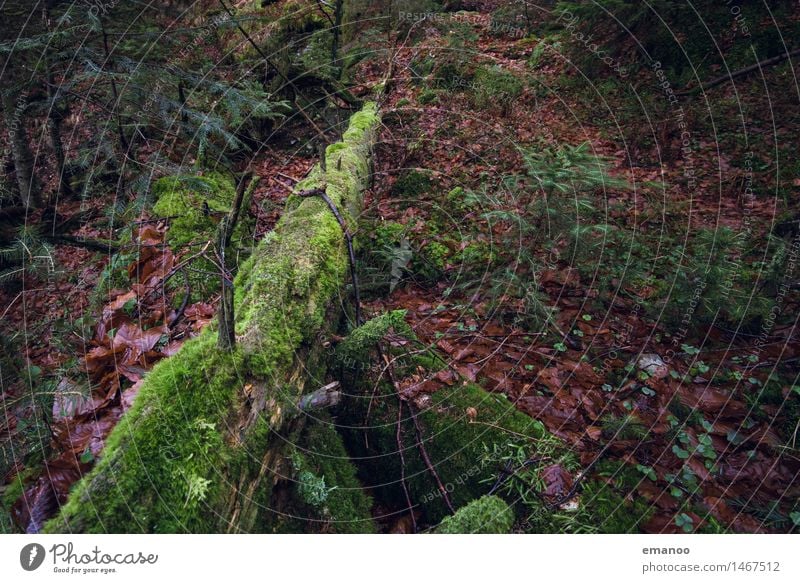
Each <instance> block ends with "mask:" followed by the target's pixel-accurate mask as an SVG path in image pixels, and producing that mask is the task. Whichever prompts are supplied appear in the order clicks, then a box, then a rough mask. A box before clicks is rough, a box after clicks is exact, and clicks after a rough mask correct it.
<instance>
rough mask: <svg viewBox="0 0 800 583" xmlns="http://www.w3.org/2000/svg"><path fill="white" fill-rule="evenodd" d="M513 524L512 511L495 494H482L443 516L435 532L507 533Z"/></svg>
mask: <svg viewBox="0 0 800 583" xmlns="http://www.w3.org/2000/svg"><path fill="white" fill-rule="evenodd" d="M513 525H514V511H513V510H512V509H511V507H510V506H509V505H508V504H506V503H505V501H503V500H502V499H501V498H498V497H497V496H483V497H481V498H478V499H477V500H473V501H472V502H470V503H469V504H467V505H466V506H464V507H463V508H459V510H458V512H456V513H455V514H454V515H452V516H447V517H445V519H444V520H442V522H441V523H440V524H439V526H437V527H436V529H435V530H434V532H435V533H436V534H508V533H509V532H511V527H512V526H513Z"/></svg>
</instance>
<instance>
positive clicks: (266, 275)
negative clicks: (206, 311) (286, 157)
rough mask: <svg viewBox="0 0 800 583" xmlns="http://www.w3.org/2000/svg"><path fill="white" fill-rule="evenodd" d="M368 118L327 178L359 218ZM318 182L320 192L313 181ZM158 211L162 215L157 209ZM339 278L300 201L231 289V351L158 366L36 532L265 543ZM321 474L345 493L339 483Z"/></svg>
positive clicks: (336, 254) (337, 244)
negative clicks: (228, 534)
mask: <svg viewBox="0 0 800 583" xmlns="http://www.w3.org/2000/svg"><path fill="white" fill-rule="evenodd" d="M368 111H371V112H372V114H371V117H369V119H372V120H373V124H372V125H369V124H365V119H367V118H365V116H363V115H362V116H360V117H359V120H358V124H359V125H360V126H363V130H362V131H360V132H351V133H350V137H349V138H348V139H349V140H350V143H351V145H352V147H353V150H355V151H357V153H354V152H351V151H349V150H341V151H339V152H338V153H337V154H338V155H339V156H341V158H342V160H343V163H342V165H341V170H337V171H335V172H334V174H335V175H334V176H331V175H330V173H329V175H328V176H327V184H328V188H327V191H328V195H329V196H330V197H331V199H332V200H333V201H334V202H335V203H336V204H337V205H343V203H344V202H345V199H348V200H350V201H352V202H353V204H354V205H357V204H358V203H359V198H360V191H361V190H362V189H363V188H364V186H365V184H366V179H367V172H366V162H364V160H362V159H360V158H364V157H366V156H367V155H368V153H369V144H370V142H371V140H372V134H371V129H372V127H373V126H374V123H375V122H376V121H377V114H376V113H375V108H374V105H372V106H371V107H368ZM351 129H352V128H351ZM358 136H360V140H359V139H358ZM351 171H353V175H352V176H347V175H346V174H347V173H348V172H351ZM354 171H358V172H354ZM314 177H315V178H316V179H319V180H322V179H323V177H322V175H321V173H319V172H316V173H314ZM320 184H324V182H321V183H320ZM174 186H175V182H174V181H170V182H165V183H163V184H162V187H161V188H163V189H164V190H163V191H162V192H161V193H160V194H161V196H162V197H164V196H166V197H167V200H173V201H175V200H177V198H176V197H174V196H172V195H174V194H175V192H176V191H177V189H176V188H174ZM181 192H183V193H184V194H186V193H187V192H188V191H186V190H183V191H181ZM186 196H188V194H186ZM162 200H163V198H162ZM209 206H210V204H209ZM161 210H162V211H164V212H170V211H171V210H172V207H171V206H170V205H166V203H165V206H164V207H162V209H161ZM346 273H347V256H346V252H345V249H344V245H343V236H342V232H341V229H340V227H339V225H338V223H337V221H336V219H335V218H334V217H333V216H332V214H331V213H330V210H329V209H328V208H327V206H326V205H325V203H324V202H323V201H322V200H320V199H318V198H309V199H303V200H302V201H301V202H300V204H299V205H297V206H296V207H294V208H292V209H288V210H287V212H286V214H284V216H283V217H282V218H281V220H280V221H279V223H278V225H277V226H276V228H275V230H274V231H273V233H272V234H271V235H270V236H268V237H265V238H264V240H263V241H261V243H259V245H258V247H257V249H256V251H255V253H254V254H253V257H252V258H251V259H250V260H248V261H246V262H245V264H244V265H243V267H242V269H241V271H240V272H239V274H238V275H237V278H236V281H235V303H236V314H237V323H236V325H237V332H238V333H239V335H238V342H237V348H236V350H235V351H233V352H232V353H227V352H221V351H219V350H218V349H217V346H216V340H217V339H216V334H215V330H214V327H213V325H212V327H210V328H207V329H206V330H204V331H203V333H202V334H200V336H198V337H197V338H194V339H191V340H189V341H187V342H186V343H185V344H184V345H183V346H182V347H181V349H180V351H179V352H178V354H176V355H175V356H174V357H171V358H168V359H165V360H163V361H161V362H159V363H158V364H157V365H156V366H155V367H154V368H153V370H152V371H151V372H150V373H148V375H147V376H146V377H145V379H144V382H143V383H142V387H141V389H140V392H139V395H138V396H137V398H136V400H135V402H134V405H133V407H132V408H131V409H130V410H129V411H128V412H127V413H126V414H125V416H124V417H123V418H122V420H121V422H120V423H119V424H118V425H117V427H116V428H115V429H114V430H113V431H112V433H111V435H110V436H109V438H108V439H107V441H106V446H105V449H104V451H103V455H102V457H101V459H100V460H99V462H98V463H97V465H96V466H95V468H94V469H93V470H92V471H91V473H90V474H89V475H88V476H86V477H85V478H84V479H83V480H81V481H80V482H79V483H78V484H77V485H76V487H75V488H74V490H73V492H72V493H71V495H70V498H69V500H68V502H67V504H66V505H65V506H64V507H63V508H62V511H61V513H60V515H59V516H58V517H56V518H55V519H53V520H51V521H50V522H48V523H47V525H46V529H45V530H46V531H48V532H68V531H69V532H219V531H228V530H230V531H240V530H244V531H250V530H270V529H271V526H270V525H271V521H272V520H273V518H274V517H273V516H272V515H271V514H270V513H269V512H264V509H266V508H269V507H270V496H271V493H272V479H271V477H270V476H271V474H270V472H271V471H274V467H273V466H274V464H275V463H278V460H279V459H280V457H281V455H280V454H281V451H282V449H283V446H284V445H283V444H284V441H283V440H281V439H277V438H276V437H275V431H276V430H277V429H278V428H280V427H282V426H283V421H284V419H286V418H287V417H288V416H293V415H296V414H297V411H296V408H294V403H295V402H296V400H297V398H298V397H299V396H300V395H301V394H302V393H303V392H304V390H305V386H306V379H307V378H308V375H309V374H315V373H319V372H320V366H321V365H320V361H321V358H320V355H319V354H317V353H316V352H315V351H314V350H312V349H311V348H312V347H315V346H319V342H317V335H318V334H319V333H321V331H322V330H323V329H324V328H325V326H326V324H327V322H328V320H329V318H327V317H326V316H327V314H328V310H329V305H335V304H334V302H332V300H333V299H334V298H335V297H336V295H337V293H338V289H339V287H340V286H341V284H342V282H343V280H344V277H345V274H346ZM265 452H267V453H268V454H269V455H265ZM329 474H331V475H335V476H336V479H337V480H344V481H347V480H346V478H347V476H346V471H345V470H344V469H341V468H330V469H329ZM346 503H348V504H351V506H352V508H351V510H352V512H349V511H346V510H347V509H346V508H344V505H345V504H346ZM341 504H342V507H341V508H338V507H337V509H336V512H339V513H340V514H341V516H343V517H345V518H344V520H349V517H352V516H355V515H356V513H357V512H361V511H362V510H363V501H362V502H359V501H358V500H356V499H355V498H353V497H352V496H350V497H346V499H343V501H342V502H341ZM333 511H334V509H333V508H332V509H331V512H333Z"/></svg>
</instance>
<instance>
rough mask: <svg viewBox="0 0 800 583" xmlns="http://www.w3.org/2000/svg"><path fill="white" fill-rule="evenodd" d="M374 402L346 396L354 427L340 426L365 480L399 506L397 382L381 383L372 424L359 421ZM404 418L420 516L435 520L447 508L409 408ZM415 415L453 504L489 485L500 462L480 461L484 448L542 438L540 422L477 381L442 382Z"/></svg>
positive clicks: (411, 482) (408, 479)
mask: <svg viewBox="0 0 800 583" xmlns="http://www.w3.org/2000/svg"><path fill="white" fill-rule="evenodd" d="M368 384H369V383H368ZM369 402H370V399H368V398H353V399H351V400H350V401H348V403H347V405H346V406H345V408H344V409H345V411H346V412H347V413H346V417H345V422H346V423H350V424H352V425H355V426H357V427H355V428H352V429H348V430H343V435H344V436H345V442H346V444H347V445H348V447H349V448H350V449H351V451H352V452H353V453H354V454H355V456H356V459H357V460H358V461H359V463H360V470H361V474H360V475H361V479H362V481H363V482H364V484H365V486H367V487H368V488H372V489H373V491H374V493H375V496H376V497H379V498H381V499H382V500H384V501H385V502H386V503H387V504H389V505H390V506H398V507H402V506H405V502H404V494H403V492H402V487H401V482H400V468H401V461H400V455H399V454H398V448H397V435H396V428H397V426H396V421H397V413H398V412H397V398H396V396H395V395H394V389H393V388H392V387H390V386H387V385H381V386H379V390H378V392H377V393H376V395H375V398H374V399H372V406H371V412H370V417H369V420H368V428H361V427H360V425H361V424H362V423H363V422H364V421H363V420H364V419H366V418H367V415H366V408H367V407H368V406H369ZM470 409H474V410H475V412H476V413H477V417H476V419H475V420H474V421H470V419H469V417H468V410H470ZM403 417H404V422H403V430H402V444H403V448H404V457H405V462H406V463H405V476H406V482H407V484H408V488H409V492H410V494H411V497H412V500H413V501H414V503H415V504H416V505H417V508H418V509H419V511H420V512H421V513H422V520H423V522H427V523H428V524H436V523H438V522H440V521H441V520H442V519H443V518H444V517H445V516H447V515H448V514H449V511H448V509H447V506H446V505H445V503H444V500H443V497H442V494H441V492H440V490H439V488H438V486H437V484H436V481H435V480H434V478H433V477H432V476H431V474H430V472H429V470H428V469H427V467H426V464H425V462H424V460H423V458H422V456H421V454H420V449H419V447H418V446H417V443H416V432H415V427H414V424H413V423H412V421H411V419H410V417H409V412H408V408H407V407H404V416H403ZM417 418H418V421H419V422H420V426H421V429H422V432H423V440H422V441H423V443H424V445H425V449H426V451H427V452H428V454H429V456H430V460H431V464H432V465H433V466H434V467H435V468H436V470H437V473H438V474H439V478H440V479H441V482H442V484H443V486H444V487H445V489H446V490H447V492H448V496H449V498H450V500H451V502H452V504H453V505H454V507H456V508H460V507H461V506H464V505H466V504H468V503H469V502H470V501H472V500H474V499H476V498H479V497H480V496H482V495H483V494H485V493H486V492H487V491H488V489H489V488H490V484H487V482H488V481H490V480H491V478H492V476H493V472H494V471H495V469H496V468H490V467H485V466H484V464H483V463H482V460H483V458H484V454H485V451H486V449H487V448H491V447H492V446H493V444H499V445H503V444H506V443H508V442H510V441H515V442H519V441H522V442H524V443H526V444H529V445H530V446H531V448H532V449H535V448H536V442H537V440H538V439H541V438H543V437H545V430H544V427H543V426H542V424H541V423H540V422H538V421H536V420H534V419H532V418H530V417H529V416H527V415H525V414H524V413H521V412H520V411H518V410H517V409H516V408H515V407H514V405H513V404H512V403H511V402H510V401H509V400H508V399H507V398H506V397H505V396H503V395H500V394H491V393H487V392H486V391H484V390H483V389H482V388H480V387H479V386H477V385H473V384H467V385H454V386H452V387H444V388H442V389H440V390H439V391H437V392H436V393H434V394H433V395H431V396H430V401H429V402H427V403H426V404H425V407H424V409H423V410H421V411H420V412H419V413H418V414H417ZM365 434H366V435H367V439H366V440H365Z"/></svg>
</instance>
